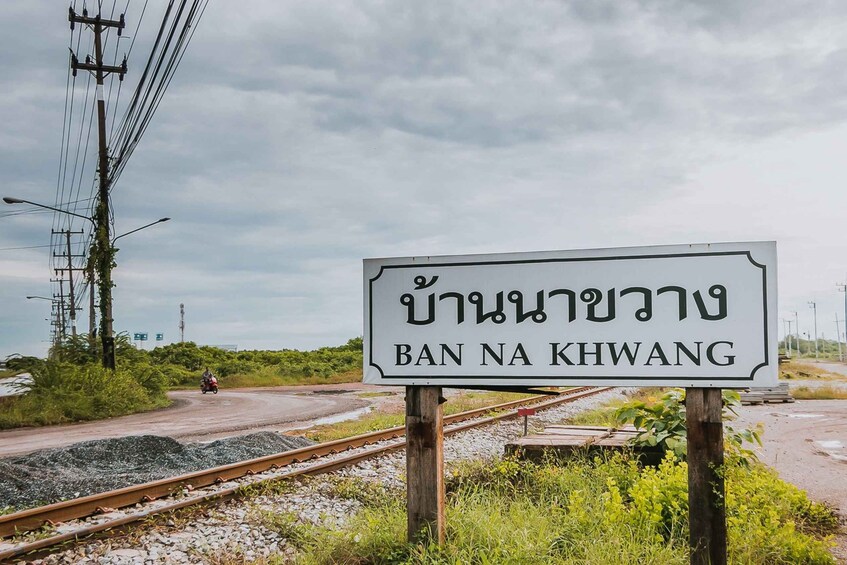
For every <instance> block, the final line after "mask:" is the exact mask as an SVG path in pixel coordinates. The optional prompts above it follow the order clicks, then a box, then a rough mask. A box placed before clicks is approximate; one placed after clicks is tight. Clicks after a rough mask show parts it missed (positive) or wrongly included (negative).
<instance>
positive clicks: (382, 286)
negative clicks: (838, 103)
mask: <svg viewBox="0 0 847 565" xmlns="http://www.w3.org/2000/svg"><path fill="white" fill-rule="evenodd" d="M364 296H365V300H364V306H365V328H364V348H365V359H364V381H365V382H366V383H372V384H382V385H384V384H394V385H410V384H415V385H443V386H450V385H479V386H492V385H493V386H498V385H499V386H545V385H622V386H627V385H632V386H644V385H656V386H682V387H723V388H732V387H746V386H771V385H774V384H775V383H776V380H777V363H778V359H777V341H776V337H777V320H776V311H777V306H776V243H775V242H754V243H720V244H703V245H673V246H659V247H630V248H621V249H592V250H582V251H549V252H539V253H510V254H497V255H464V256H442V257H407V258H393V259H366V260H365V261H364Z"/></svg>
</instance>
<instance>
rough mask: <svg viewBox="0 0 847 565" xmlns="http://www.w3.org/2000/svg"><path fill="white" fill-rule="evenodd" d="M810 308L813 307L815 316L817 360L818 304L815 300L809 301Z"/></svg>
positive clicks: (816, 353) (816, 357)
mask: <svg viewBox="0 0 847 565" xmlns="http://www.w3.org/2000/svg"><path fill="white" fill-rule="evenodd" d="M809 308H811V309H812V311H813V312H814V316H815V361H817V360H818V305H817V303H816V302H815V301H814V300H810V301H809Z"/></svg>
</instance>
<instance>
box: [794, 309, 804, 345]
mask: <svg viewBox="0 0 847 565" xmlns="http://www.w3.org/2000/svg"><path fill="white" fill-rule="evenodd" d="M794 334H795V337H796V338H797V357H800V356H801V355H802V354H803V352H802V351H800V317H799V316H798V315H797V311H796V310H795V311H794Z"/></svg>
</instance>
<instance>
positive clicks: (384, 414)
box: [296, 391, 533, 441]
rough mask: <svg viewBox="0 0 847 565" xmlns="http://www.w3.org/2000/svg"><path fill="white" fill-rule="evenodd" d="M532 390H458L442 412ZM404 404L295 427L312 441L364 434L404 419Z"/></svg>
mask: <svg viewBox="0 0 847 565" xmlns="http://www.w3.org/2000/svg"><path fill="white" fill-rule="evenodd" d="M530 396H533V395H531V394H520V393H514V392H464V391H463V392H460V393H459V394H457V395H455V396H451V397H450V398H448V399H447V402H446V403H445V404H444V415H445V416H449V415H451V414H457V413H459V412H466V411H468V410H474V409H476V408H483V407H485V406H491V405H492V404H501V403H503V402H509V401H512V400H518V399H520V398H529V397H530ZM405 417H406V415H405V408H403V407H396V408H391V409H385V410H380V411H379V412H369V413H367V414H365V415H363V416H362V417H361V418H359V419H357V420H348V421H345V422H337V423H334V424H324V425H321V426H315V427H313V428H309V429H307V430H297V431H296V433H297V434H298V435H304V436H306V437H307V438H309V439H311V440H314V441H332V440H335V439H341V438H346V437H352V436H357V435H361V434H366V433H368V432H375V431H378V430H385V429H387V428H394V427H397V426H402V425H403V423H404V421H405Z"/></svg>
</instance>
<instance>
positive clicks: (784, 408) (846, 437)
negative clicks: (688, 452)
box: [736, 366, 847, 563]
mask: <svg viewBox="0 0 847 565" xmlns="http://www.w3.org/2000/svg"><path fill="white" fill-rule="evenodd" d="M842 367H843V366H842ZM830 370H831V369H830ZM757 422H761V423H763V424H764V426H765V433H764V436H763V438H762V440H763V443H764V448H763V449H762V450H761V452H760V455H759V458H760V459H761V460H762V462H764V463H766V464H767V465H769V466H770V467H772V468H774V469H776V471H777V472H778V473H779V476H780V477H781V478H782V479H784V480H786V481H788V482H790V483H792V484H794V485H796V486H798V487H800V488H801V489H803V490H805V491H806V492H807V493H808V494H809V496H810V497H811V498H812V499H814V500H818V501H823V502H828V503H829V504H830V505H832V506H833V507H835V508H836V509H837V510H838V512H839V514H840V515H841V517H842V519H845V518H847V400H798V401H796V402H795V403H793V404H762V405H759V406H744V407H743V408H742V410H741V411H740V418H739V420H738V425H737V426H736V427H739V428H740V427H746V426H752V425H754V424H756V423H757ZM837 541H838V547H837V549H836V555H837V557H838V559H839V563H847V537H845V535H843V534H842V535H840V536H838V540H837Z"/></svg>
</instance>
